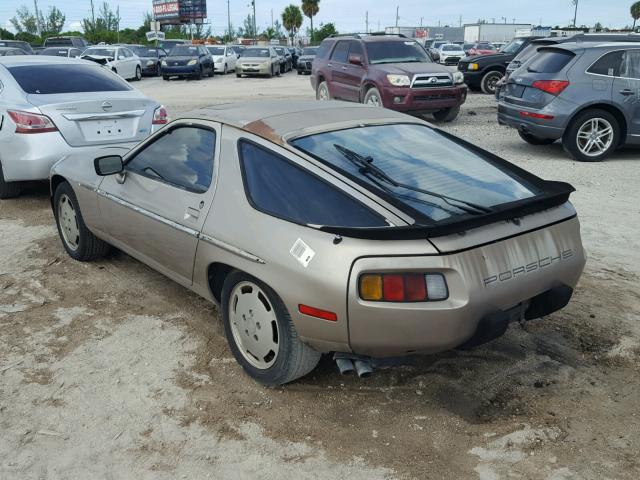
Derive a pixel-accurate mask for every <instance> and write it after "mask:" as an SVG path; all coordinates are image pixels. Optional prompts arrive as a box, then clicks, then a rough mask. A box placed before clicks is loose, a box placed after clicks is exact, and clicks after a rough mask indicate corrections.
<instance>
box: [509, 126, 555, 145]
mask: <svg viewBox="0 0 640 480" xmlns="http://www.w3.org/2000/svg"><path fill="white" fill-rule="evenodd" d="M518 135H520V138H521V139H523V140H524V141H525V142H527V143H528V144H530V145H551V144H552V143H553V142H555V141H556V139H555V138H542V137H536V136H535V135H532V134H530V133H528V132H523V131H521V130H518Z"/></svg>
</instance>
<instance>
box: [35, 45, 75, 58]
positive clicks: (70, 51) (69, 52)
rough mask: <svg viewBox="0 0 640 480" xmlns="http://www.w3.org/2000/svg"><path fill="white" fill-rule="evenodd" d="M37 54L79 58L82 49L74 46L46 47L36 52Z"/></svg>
mask: <svg viewBox="0 0 640 480" xmlns="http://www.w3.org/2000/svg"><path fill="white" fill-rule="evenodd" d="M38 55H45V56H47V55H49V56H53V57H67V58H80V57H81V56H82V50H80V49H79V48H75V47H47V48H44V49H43V50H41V51H40V52H38Z"/></svg>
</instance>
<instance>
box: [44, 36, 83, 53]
mask: <svg viewBox="0 0 640 480" xmlns="http://www.w3.org/2000/svg"><path fill="white" fill-rule="evenodd" d="M42 46H43V47H45V48H49V47H73V48H77V49H80V50H84V49H85V48H87V47H88V46H89V42H87V40H86V39H85V38H84V37H78V36H66V37H49V38H47V39H45V41H44V43H43V44H42Z"/></svg>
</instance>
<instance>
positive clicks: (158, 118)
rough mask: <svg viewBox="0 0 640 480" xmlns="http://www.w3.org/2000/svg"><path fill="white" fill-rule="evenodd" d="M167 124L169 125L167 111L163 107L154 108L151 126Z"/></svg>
mask: <svg viewBox="0 0 640 480" xmlns="http://www.w3.org/2000/svg"><path fill="white" fill-rule="evenodd" d="M167 123H169V114H168V113H167V109H166V108H164V107H163V106H160V107H158V108H156V111H155V112H153V124H154V125H166V124H167Z"/></svg>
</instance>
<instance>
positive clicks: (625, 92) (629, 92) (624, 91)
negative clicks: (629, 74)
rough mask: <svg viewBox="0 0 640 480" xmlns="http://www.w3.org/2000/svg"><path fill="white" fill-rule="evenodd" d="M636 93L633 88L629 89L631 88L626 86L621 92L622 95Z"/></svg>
mask: <svg viewBox="0 0 640 480" xmlns="http://www.w3.org/2000/svg"><path fill="white" fill-rule="evenodd" d="M634 93H635V92H634V91H633V90H631V89H629V88H625V89H624V90H620V94H621V95H625V96H628V95H633V94H634Z"/></svg>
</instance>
